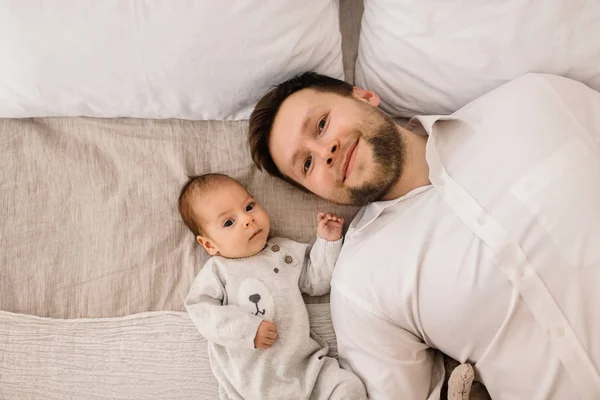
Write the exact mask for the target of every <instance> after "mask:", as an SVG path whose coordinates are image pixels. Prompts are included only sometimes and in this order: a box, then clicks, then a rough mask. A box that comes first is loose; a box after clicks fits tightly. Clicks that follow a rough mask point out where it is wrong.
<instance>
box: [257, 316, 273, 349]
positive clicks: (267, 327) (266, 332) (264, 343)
mask: <svg viewBox="0 0 600 400" xmlns="http://www.w3.org/2000/svg"><path fill="white" fill-rule="evenodd" d="M275 339H277V328H275V324H273V323H272V322H271V321H263V322H261V323H260V325H259V326H258V330H257V331H256V337H255V338H254V348H256V349H263V350H266V349H268V348H269V347H271V346H272V345H273V343H274V342H275Z"/></svg>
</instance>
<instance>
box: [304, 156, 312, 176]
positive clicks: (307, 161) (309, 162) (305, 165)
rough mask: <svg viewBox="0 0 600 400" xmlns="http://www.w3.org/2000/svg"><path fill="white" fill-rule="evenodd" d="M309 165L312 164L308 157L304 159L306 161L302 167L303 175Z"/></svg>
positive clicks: (310, 158)
mask: <svg viewBox="0 0 600 400" xmlns="http://www.w3.org/2000/svg"><path fill="white" fill-rule="evenodd" d="M311 163H312V157H308V158H307V159H306V161H304V166H303V170H304V173H306V171H308V169H309V168H310V164H311Z"/></svg>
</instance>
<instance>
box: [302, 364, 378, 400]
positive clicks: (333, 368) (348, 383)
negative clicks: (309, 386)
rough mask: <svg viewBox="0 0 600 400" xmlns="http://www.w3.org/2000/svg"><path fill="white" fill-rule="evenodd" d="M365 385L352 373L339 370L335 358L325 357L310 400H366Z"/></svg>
mask: <svg viewBox="0 0 600 400" xmlns="http://www.w3.org/2000/svg"><path fill="white" fill-rule="evenodd" d="M366 398H367V391H366V389H365V385H364V384H363V383H362V381H361V380H360V379H359V378H358V376H356V375H355V374H354V373H352V372H350V371H347V370H345V369H342V368H340V364H339V363H338V361H337V360H336V359H335V358H330V357H325V362H324V363H323V368H321V371H320V372H319V376H318V377H317V381H316V382H315V388H314V390H313V392H312V395H311V396H310V399H311V400H327V399H331V400H366Z"/></svg>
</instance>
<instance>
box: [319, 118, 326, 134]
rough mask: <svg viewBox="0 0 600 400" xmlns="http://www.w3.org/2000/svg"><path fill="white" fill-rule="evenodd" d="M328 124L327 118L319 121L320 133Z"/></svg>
mask: <svg viewBox="0 0 600 400" xmlns="http://www.w3.org/2000/svg"><path fill="white" fill-rule="evenodd" d="M326 124H327V121H326V120H325V118H323V119H322V120H320V121H319V133H321V132H323V129H325V125H326Z"/></svg>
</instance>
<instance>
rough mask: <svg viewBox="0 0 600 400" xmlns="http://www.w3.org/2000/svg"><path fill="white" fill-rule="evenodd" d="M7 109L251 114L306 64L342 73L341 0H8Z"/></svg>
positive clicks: (1, 73) (11, 114)
mask: <svg viewBox="0 0 600 400" xmlns="http://www.w3.org/2000/svg"><path fill="white" fill-rule="evenodd" d="M0 48H1V49H2V57H1V58H0V117H5V118H22V117H42V116H77V117H79V116H92V117H137V118H185V119H193V120H200V119H202V120H209V119H214V120H230V119H231V120H240V119H247V118H248V117H249V116H250V113H251V111H252V109H253V107H254V104H255V103H256V101H258V99H259V98H260V96H261V95H262V93H265V92H266V91H267V90H268V89H269V88H270V87H271V86H272V85H275V84H277V83H280V82H282V81H284V80H286V79H288V78H291V77H292V76H294V75H296V74H299V73H301V72H304V71H307V70H308V71H311V70H313V71H316V72H320V73H323V74H327V75H331V76H333V77H336V78H340V79H343V76H344V74H343V66H342V47H341V36H340V29H339V10H338V2H337V1H335V0H326V1H322V0H307V1H303V2H298V1H295V0H284V1H275V2H268V3H265V2H263V1H259V0H251V1H243V2H237V3H236V4H226V3H222V2H219V1H212V0H180V1H172V2H162V1H142V2H140V1H136V0H106V1H94V0H69V1H61V2H58V3H53V4H52V5H50V4H48V5H46V4H44V3H41V4H40V3H38V2H33V3H32V2H26V1H20V0H3V1H1V2H0Z"/></svg>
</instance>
